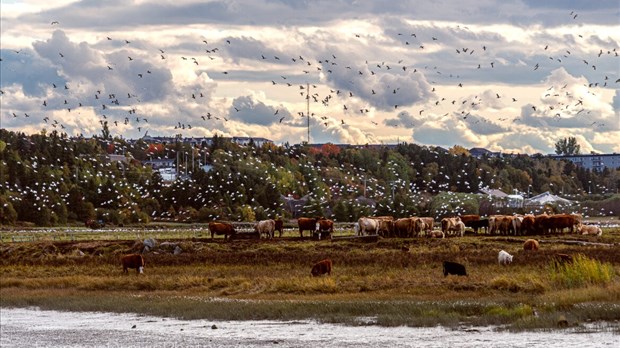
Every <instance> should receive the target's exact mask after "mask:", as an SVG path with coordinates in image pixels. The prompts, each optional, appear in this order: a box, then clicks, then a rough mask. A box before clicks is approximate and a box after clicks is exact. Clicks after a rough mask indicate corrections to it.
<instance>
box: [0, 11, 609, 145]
mask: <svg viewBox="0 0 620 348" xmlns="http://www.w3.org/2000/svg"><path fill="white" fill-rule="evenodd" d="M0 2H1V8H0V13H1V14H0V20H1V23H0V33H1V37H0V58H1V59H2V61H0V74H1V75H0V89H1V91H2V92H1V96H0V98H1V108H0V120H1V124H0V126H1V127H2V128H6V129H9V130H13V131H21V132H26V133H38V132H41V130H43V129H45V130H46V131H47V132H51V131H53V130H58V131H59V132H66V133H67V134H69V135H71V136H78V135H83V136H86V137H88V136H92V135H95V134H101V129H102V124H103V122H108V127H109V129H110V132H111V134H112V135H113V136H122V137H124V138H132V139H136V138H139V137H143V136H144V135H149V136H175V135H179V134H180V135H181V136H183V137H203V136H206V137H210V136H213V135H215V134H218V135H223V136H250V137H262V138H267V139H270V140H272V141H274V142H275V143H276V144H283V143H287V142H288V143H289V144H297V143H301V142H303V141H307V140H308V138H307V137H308V135H307V132H308V128H307V124H308V112H307V110H308V105H309V111H310V120H309V122H310V139H309V140H310V143H327V142H331V143H335V144H381V143H383V144H395V143H398V142H408V143H417V144H421V145H433V146H442V147H446V148H447V147H452V146H454V145H460V146H463V147H465V148H472V147H484V148H487V149H489V150H492V151H502V152H507V153H529V154H533V153H543V154H547V153H553V152H554V148H555V147H554V144H555V142H556V141H558V140H560V139H562V138H564V137H576V138H577V140H578V143H579V144H580V146H581V151H582V153H590V152H591V151H594V152H602V153H612V152H616V153H619V152H620V57H619V55H620V47H619V45H620V3H619V2H618V1H617V0H601V1H595V2H592V1H590V0H583V1H581V0H579V1H577V0H566V1H565V0H550V1H539V0H521V1H500V0H460V1H447V0H444V1H442V0H433V1H425V0H423V1H414V0H411V1H388V0H377V1H364V0H316V1H313V0H299V1H294V0H228V1H224V0H214V1H197V0H175V1H169V0H164V1H146V0H134V1H131V0H125V1H117V0H111V1H101V0H84V1H70V0H61V1H42V0H30V1H17V0H0Z"/></svg>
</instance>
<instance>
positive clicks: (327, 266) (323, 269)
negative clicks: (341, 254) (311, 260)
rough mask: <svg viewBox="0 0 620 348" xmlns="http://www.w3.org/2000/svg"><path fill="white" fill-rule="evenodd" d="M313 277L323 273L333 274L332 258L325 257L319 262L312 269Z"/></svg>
mask: <svg viewBox="0 0 620 348" xmlns="http://www.w3.org/2000/svg"><path fill="white" fill-rule="evenodd" d="M310 273H311V274H312V276H313V277H318V276H320V275H323V274H327V275H331V274H332V260H330V259H325V260H322V261H319V262H317V263H316V264H315V265H314V266H313V267H312V270H311V271H310Z"/></svg>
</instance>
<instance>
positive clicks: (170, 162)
mask: <svg viewBox="0 0 620 348" xmlns="http://www.w3.org/2000/svg"><path fill="white" fill-rule="evenodd" d="M142 164H143V165H145V166H149V165H150V166H151V168H153V169H160V168H174V159H171V158H158V159H150V160H146V161H142Z"/></svg>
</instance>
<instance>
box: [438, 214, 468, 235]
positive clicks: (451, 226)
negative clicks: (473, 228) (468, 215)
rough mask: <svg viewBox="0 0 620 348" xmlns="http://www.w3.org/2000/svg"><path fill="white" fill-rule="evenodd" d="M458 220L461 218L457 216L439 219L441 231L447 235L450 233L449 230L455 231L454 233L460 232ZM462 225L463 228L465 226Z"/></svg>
mask: <svg viewBox="0 0 620 348" xmlns="http://www.w3.org/2000/svg"><path fill="white" fill-rule="evenodd" d="M460 222H461V219H460V218H459V217H458V216H457V217H451V218H443V219H441V232H443V233H445V234H447V235H450V234H451V232H456V234H461V226H460V224H459V223H460ZM462 227H463V230H464V229H465V226H464V225H463V226H462Z"/></svg>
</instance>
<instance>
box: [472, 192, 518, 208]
mask: <svg viewBox="0 0 620 348" xmlns="http://www.w3.org/2000/svg"><path fill="white" fill-rule="evenodd" d="M479 193H480V194H482V195H486V196H488V197H489V200H490V201H491V203H492V204H493V206H494V207H496V208H522V207H523V202H524V198H523V196H521V195H518V194H513V195H509V194H507V193H505V192H504V191H501V190H497V189H491V188H483V189H480V192H479Z"/></svg>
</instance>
